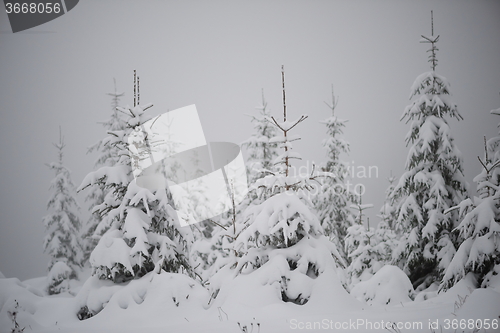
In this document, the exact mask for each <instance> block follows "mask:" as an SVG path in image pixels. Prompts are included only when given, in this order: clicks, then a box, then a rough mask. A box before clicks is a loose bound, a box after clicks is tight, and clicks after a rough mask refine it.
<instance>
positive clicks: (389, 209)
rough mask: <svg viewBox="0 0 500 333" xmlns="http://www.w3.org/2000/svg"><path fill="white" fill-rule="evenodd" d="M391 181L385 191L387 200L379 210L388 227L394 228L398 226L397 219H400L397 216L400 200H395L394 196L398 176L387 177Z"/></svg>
mask: <svg viewBox="0 0 500 333" xmlns="http://www.w3.org/2000/svg"><path fill="white" fill-rule="evenodd" d="M387 180H388V181H389V187H388V188H387V190H386V191H385V200H384V204H383V206H382V207H381V208H380V212H379V215H378V216H379V217H380V219H381V221H384V222H385V225H386V226H387V228H388V229H391V230H394V229H395V227H396V220H397V219H398V217H397V215H396V214H397V207H398V204H399V203H398V202H393V200H392V199H393V198H392V192H393V191H394V187H395V185H394V182H395V181H396V177H394V176H393V175H392V172H391V175H390V177H389V178H387Z"/></svg>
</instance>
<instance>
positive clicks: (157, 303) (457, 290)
mask: <svg viewBox="0 0 500 333" xmlns="http://www.w3.org/2000/svg"><path fill="white" fill-rule="evenodd" d="M386 271H391V269H388V270H386ZM391 274H395V273H394V272H393V271H392V272H391ZM323 276H325V275H323ZM320 278H321V276H320ZM45 279H46V278H45V277H41V278H36V279H30V280H27V281H24V282H20V281H19V280H18V279H16V278H9V279H7V278H0V309H1V310H0V331H1V332H11V330H12V329H13V328H14V323H13V320H12V316H9V312H11V313H12V312H13V310H15V306H16V302H17V303H18V304H19V306H18V313H17V315H16V321H17V323H18V324H19V327H20V328H23V327H24V328H25V330H24V332H44V333H48V332H73V333H79V332H138V331H141V332H145V331H147V332H162V333H163V332H207V333H209V332H214V333H215V332H273V333H274V332H292V331H337V332H351V331H352V332H402V333H404V332H500V329H499V328H498V327H499V326H498V325H499V321H500V285H498V284H497V285H496V287H494V288H486V289H474V288H473V285H474V284H473V276H472V275H468V276H467V277H466V278H465V279H464V280H462V281H461V282H459V283H458V284H457V285H455V286H454V287H453V288H451V289H450V290H448V291H447V292H446V293H444V294H439V295H437V296H436V293H435V292H434V293H433V292H428V293H427V294H426V296H427V297H426V298H427V299H426V300H423V299H424V297H423V296H421V297H417V298H416V299H417V301H411V300H407V301H406V302H399V303H395V302H394V303H393V302H390V303H389V304H388V305H368V304H367V303H364V302H360V301H357V300H356V299H355V298H354V297H353V296H351V295H349V294H348V293H347V292H344V291H342V290H337V289H335V288H331V289H329V288H328V281H327V280H326V279H325V280H324V281H322V282H319V281H317V283H316V284H315V286H318V287H320V288H321V289H319V290H316V292H314V291H313V294H312V295H313V296H312V297H311V299H310V301H309V302H308V303H306V304H305V305H296V304H293V303H284V302H281V301H279V302H277V301H275V297H274V296H273V293H274V292H275V289H276V288H273V286H272V285H267V286H262V285H259V282H258V281H259V279H255V278H254V279H251V280H250V279H247V280H245V279H240V280H239V281H238V282H234V281H237V280H234V281H233V282H234V283H232V285H228V289H229V290H227V292H226V293H225V295H221V297H220V298H219V297H218V298H217V299H216V300H215V301H212V302H211V305H210V306H208V302H209V300H210V295H209V293H208V292H207V290H206V289H205V288H203V287H202V286H201V285H199V284H197V283H196V282H194V281H193V280H192V279H190V278H189V277H187V276H184V275H181V274H170V273H162V274H155V273H150V274H148V275H146V276H144V277H143V278H141V279H138V280H132V281H130V282H128V283H125V284H123V285H116V284H112V283H110V282H109V281H107V282H103V281H99V280H97V279H95V278H94V277H90V278H88V279H87V280H86V281H85V283H84V284H83V285H81V284H80V285H74V286H73V289H72V290H78V294H77V295H76V296H72V295H71V294H69V293H66V294H62V295H57V296H47V295H46V294H45V293H44V292H43V291H42V290H43V286H44V284H45V283H46V281H45ZM318 279H319V278H318ZM382 280H383V279H381V278H380V277H378V278H377V275H376V276H374V279H373V285H372V286H370V288H368V289H370V290H377V286H376V284H378V283H381V282H382V284H383V281H382ZM368 282H370V280H369V281H368ZM390 283H394V282H390ZM404 289H405V288H398V287H397V286H395V288H394V290H395V292H396V293H401V290H403V292H405V290H404ZM388 293H389V294H390V293H394V291H391V288H387V286H382V288H381V289H380V293H379V295H377V296H378V297H379V298H383V296H384V295H383V294H388ZM420 295H423V294H422V293H421V294H420ZM222 296H223V297H222ZM399 297H400V298H401V299H405V297H406V299H407V297H408V296H407V295H399ZM101 303H104V304H105V307H104V309H103V310H102V311H101V312H99V313H98V314H97V315H95V316H94V317H91V318H89V319H86V320H79V319H78V318H77V312H78V311H79V309H80V308H81V306H82V304H87V305H89V306H99V304H101ZM392 324H395V325H396V327H394V328H392V327H391V325H392ZM476 325H477V326H479V325H482V326H483V327H487V326H489V329H484V328H482V329H480V330H474V327H475V326H476Z"/></svg>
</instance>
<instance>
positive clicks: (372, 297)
mask: <svg viewBox="0 0 500 333" xmlns="http://www.w3.org/2000/svg"><path fill="white" fill-rule="evenodd" d="M414 293H415V291H414V290H413V286H412V284H411V282H410V279H409V278H408V276H407V275H406V274H405V273H404V272H403V271H402V270H401V269H399V267H397V266H391V265H386V266H383V267H382V268H380V269H379V270H378V272H377V273H375V275H373V276H372V277H371V278H370V279H368V280H366V281H363V282H360V283H358V284H357V285H355V286H354V288H352V290H351V295H352V296H354V297H356V298H357V299H358V300H360V301H364V302H367V303H368V304H370V305H374V304H377V305H388V304H399V303H406V302H410V301H411V300H412V299H413V297H414Z"/></svg>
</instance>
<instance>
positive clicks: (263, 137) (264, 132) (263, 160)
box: [241, 90, 278, 183]
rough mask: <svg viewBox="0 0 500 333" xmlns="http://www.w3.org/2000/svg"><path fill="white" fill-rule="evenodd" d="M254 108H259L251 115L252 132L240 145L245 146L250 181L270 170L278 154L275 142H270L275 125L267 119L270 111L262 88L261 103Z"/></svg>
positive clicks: (274, 134)
mask: <svg viewBox="0 0 500 333" xmlns="http://www.w3.org/2000/svg"><path fill="white" fill-rule="evenodd" d="M256 109H257V110H259V114H258V115H257V116H255V115H251V117H252V123H254V133H253V134H252V136H250V138H248V139H247V140H246V141H244V142H243V143H242V145H241V146H242V147H245V148H246V151H247V155H248V158H247V170H248V175H249V177H248V178H249V182H250V183H253V182H255V181H256V180H257V179H259V178H262V177H264V176H265V175H266V174H267V172H266V170H272V168H273V166H274V160H275V159H276V157H277V156H278V151H277V149H276V148H277V147H276V143H271V142H270V139H271V138H273V137H275V136H276V127H274V126H273V125H272V124H271V123H270V122H269V121H268V118H269V117H270V115H271V113H270V112H269V110H268V109H267V102H266V99H265V97H264V90H262V105H261V106H258V107H256Z"/></svg>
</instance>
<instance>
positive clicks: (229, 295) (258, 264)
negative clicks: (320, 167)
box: [210, 69, 348, 306]
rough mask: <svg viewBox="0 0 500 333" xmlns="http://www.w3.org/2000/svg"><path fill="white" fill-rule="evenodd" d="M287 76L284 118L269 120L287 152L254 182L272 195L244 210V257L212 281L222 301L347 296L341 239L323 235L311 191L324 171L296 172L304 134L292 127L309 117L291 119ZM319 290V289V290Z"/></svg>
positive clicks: (239, 244)
mask: <svg viewBox="0 0 500 333" xmlns="http://www.w3.org/2000/svg"><path fill="white" fill-rule="evenodd" d="M282 80H283V108H284V111H283V121H278V120H276V119H275V118H274V117H271V118H267V119H268V121H270V122H271V123H272V124H274V126H276V127H277V128H278V129H279V130H280V131H281V132H282V133H283V135H282V136H278V137H275V138H272V139H271V140H270V141H271V142H277V143H279V144H280V146H281V148H283V153H282V154H281V155H280V156H278V157H277V159H276V161H275V165H276V166H275V167H274V168H273V171H274V172H273V173H272V174H270V175H268V176H266V177H264V178H261V179H259V180H257V182H256V184H254V185H253V186H254V187H256V188H259V189H260V190H261V191H266V192H267V194H268V196H269V198H268V199H267V200H266V201H264V202H263V203H262V204H260V205H255V206H250V207H249V208H247V210H246V211H245V213H244V215H245V217H244V220H247V219H248V220H249V224H248V225H247V226H245V227H244V228H243V231H242V232H241V233H240V234H239V235H238V237H237V239H236V241H235V245H234V248H235V249H236V251H238V252H239V254H240V257H239V258H237V262H236V264H235V265H232V266H229V265H228V266H226V267H224V268H223V269H221V270H220V271H219V272H218V273H217V274H216V275H215V276H214V277H213V278H212V280H211V284H210V286H211V288H212V291H213V293H214V295H217V294H219V295H218V296H217V300H218V301H219V300H221V302H224V300H225V301H226V302H229V301H228V299H232V300H233V301H237V300H238V301H241V299H239V298H241V297H244V298H248V297H255V296H257V295H258V297H260V302H261V303H260V304H261V305H263V304H266V303H267V304H269V303H268V302H275V301H284V302H293V303H296V304H305V303H307V302H311V301H312V300H313V299H316V300H319V299H324V296H325V290H328V291H327V292H326V293H332V295H331V299H330V300H331V302H335V300H334V299H339V297H340V295H347V293H346V291H345V290H344V288H343V287H342V285H341V282H340V281H339V278H338V274H341V272H339V270H340V268H339V266H344V265H345V263H344V261H343V260H342V257H341V256H340V254H339V253H338V251H337V249H336V247H335V244H333V243H332V242H330V241H329V240H328V238H326V237H325V236H324V235H323V228H322V227H321V224H320V222H319V220H318V218H317V217H316V216H315V215H314V214H313V213H312V211H311V207H312V203H311V202H310V199H309V198H308V194H309V190H311V189H312V188H313V181H315V178H316V177H318V175H315V174H314V170H313V172H312V173H311V175H309V176H306V177H300V176H295V175H291V173H290V167H291V164H290V160H291V159H300V155H299V154H298V153H294V152H293V151H292V141H294V140H298V139H300V138H299V137H298V136H293V137H291V136H290V134H289V132H290V130H292V129H293V128H294V127H295V126H296V125H298V124H299V123H301V122H302V121H304V120H305V119H306V118H307V116H306V115H302V116H300V117H299V118H298V119H297V120H295V121H289V120H287V112H286V103H285V84H284V72H283V69H282ZM227 277H229V279H228V278H227ZM320 286H321V287H320ZM261 288H264V289H261ZM219 290H220V293H219ZM314 290H317V291H316V293H314V295H313V291H314ZM250 293H251V294H250ZM243 294H246V295H247V296H244V295H243ZM320 294H321V295H320ZM334 294H335V295H336V296H333V295H334ZM347 297H348V296H347ZM224 304H227V303H224ZM252 304H256V303H254V302H252ZM226 306H227V305H226Z"/></svg>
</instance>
